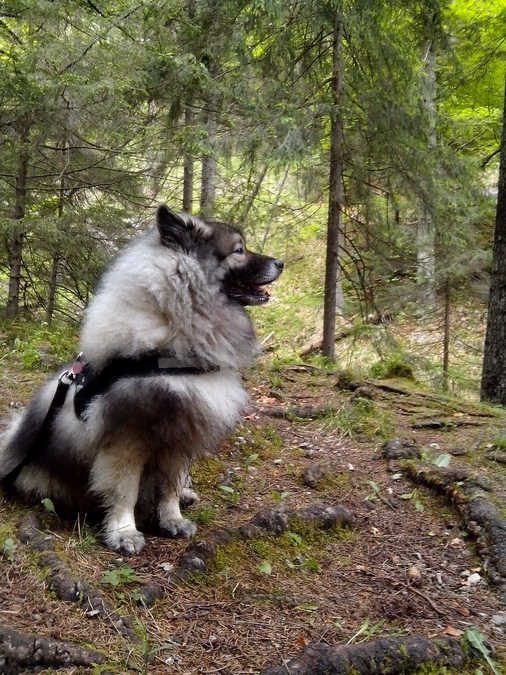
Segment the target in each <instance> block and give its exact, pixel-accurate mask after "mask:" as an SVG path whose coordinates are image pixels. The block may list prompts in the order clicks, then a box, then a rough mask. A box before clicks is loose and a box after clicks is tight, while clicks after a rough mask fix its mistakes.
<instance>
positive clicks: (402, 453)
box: [381, 438, 420, 459]
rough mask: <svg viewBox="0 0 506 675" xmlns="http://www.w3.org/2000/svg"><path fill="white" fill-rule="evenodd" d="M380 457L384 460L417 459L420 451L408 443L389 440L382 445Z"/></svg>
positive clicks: (398, 439) (395, 439) (399, 440)
mask: <svg viewBox="0 0 506 675" xmlns="http://www.w3.org/2000/svg"><path fill="white" fill-rule="evenodd" d="M381 456H382V457H383V458H384V459H419V458H420V450H419V449H418V448H417V447H416V446H415V445H414V444H413V443H410V442H409V441H406V440H402V439H400V438H391V439H390V440H389V441H385V443H383V446H382V448H381Z"/></svg>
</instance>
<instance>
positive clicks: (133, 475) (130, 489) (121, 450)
mask: <svg viewBox="0 0 506 675" xmlns="http://www.w3.org/2000/svg"><path fill="white" fill-rule="evenodd" d="M145 459H146V458H145V456H144V455H143V454H142V453H140V452H139V450H138V448H132V447H128V444H121V445H117V446H116V445H115V446H108V447H106V448H104V449H103V450H101V451H100V452H99V453H98V455H97V457H96V459H95V462H94V463H93V467H92V470H91V486H90V489H91V491H92V492H93V493H95V494H97V495H98V496H99V497H100V499H101V500H102V503H103V505H104V507H105V509H106V515H105V518H104V530H105V533H104V541H105V543H106V545H107V546H108V547H109V548H111V549H113V550H114V551H120V552H122V553H131V554H133V553H139V552H140V551H141V550H142V548H143V546H144V537H143V535H142V534H141V533H140V532H139V531H138V530H137V527H136V525H135V516H134V508H135V504H136V502H137V497H138V494H139V483H140V479H141V474H142V469H143V467H144V464H145Z"/></svg>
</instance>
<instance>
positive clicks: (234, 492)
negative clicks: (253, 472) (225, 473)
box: [220, 485, 240, 506]
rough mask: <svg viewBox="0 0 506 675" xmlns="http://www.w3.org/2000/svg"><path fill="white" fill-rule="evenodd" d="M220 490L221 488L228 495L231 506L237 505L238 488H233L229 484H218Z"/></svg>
mask: <svg viewBox="0 0 506 675" xmlns="http://www.w3.org/2000/svg"><path fill="white" fill-rule="evenodd" d="M220 490H222V491H223V492H225V493H226V494H227V495H228V496H229V499H230V501H231V503H232V505H233V506H237V504H238V503H239V497H240V494H239V492H238V490H235V489H234V488H233V487H231V486H230V485H220Z"/></svg>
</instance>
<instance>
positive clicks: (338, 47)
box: [322, 6, 343, 361]
mask: <svg viewBox="0 0 506 675" xmlns="http://www.w3.org/2000/svg"><path fill="white" fill-rule="evenodd" d="M342 40H343V17H342V9H341V7H340V6H338V7H337V8H336V10H335V13H334V27H333V36H332V50H333V53H332V80H331V91H332V113H331V122H330V175H329V211H328V223H327V251H326V258H325V296H324V305H323V341H322V353H323V355H324V356H326V357H327V359H328V360H329V361H333V360H334V351H335V350H334V334H335V321H336V310H340V311H342V291H341V281H340V251H339V241H340V231H341V205H342V174H343V147H342V146H343V126H342V118H341V106H342V99H343V77H342Z"/></svg>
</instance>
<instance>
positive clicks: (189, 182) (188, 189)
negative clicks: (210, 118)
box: [183, 105, 194, 213]
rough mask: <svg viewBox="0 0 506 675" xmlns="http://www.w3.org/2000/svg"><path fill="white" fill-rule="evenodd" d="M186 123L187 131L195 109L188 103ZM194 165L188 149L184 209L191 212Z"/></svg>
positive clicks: (184, 173)
mask: <svg viewBox="0 0 506 675" xmlns="http://www.w3.org/2000/svg"><path fill="white" fill-rule="evenodd" d="M184 124H185V127H186V130H187V131H188V130H189V129H191V126H192V124H193V110H192V109H191V108H190V106H188V105H187V106H186V108H185V111H184ZM193 165H194V161H193V156H192V154H191V152H190V151H189V150H186V151H185V155H184V166H183V211H186V212H187V213H191V212H192V209H193Z"/></svg>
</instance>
